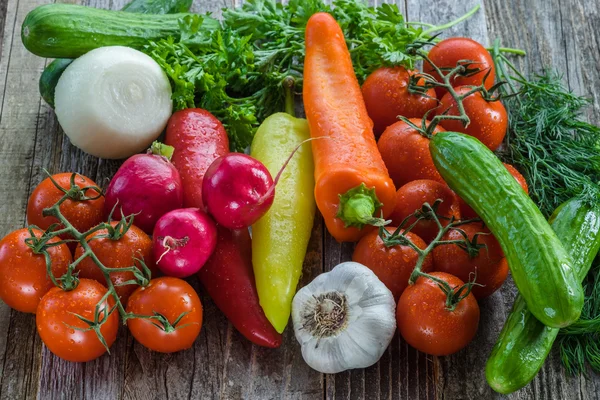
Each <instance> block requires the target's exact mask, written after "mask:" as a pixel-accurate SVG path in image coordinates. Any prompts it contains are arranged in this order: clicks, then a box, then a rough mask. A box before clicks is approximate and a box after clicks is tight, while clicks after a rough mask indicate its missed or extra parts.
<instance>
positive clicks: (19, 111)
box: [0, 0, 48, 399]
mask: <svg viewBox="0 0 600 400" xmlns="http://www.w3.org/2000/svg"><path fill="white" fill-rule="evenodd" d="M47 2H48V1H44V0H41V1H40V0H22V1H19V2H17V1H12V2H10V3H9V4H7V14H6V24H5V27H4V32H5V35H4V37H3V40H2V43H3V46H2V48H3V52H2V59H1V60H0V82H1V83H0V101H1V103H0V104H1V106H0V107H1V108H0V143H2V145H1V148H0V193H2V195H1V201H0V213H1V214H2V215H3V218H2V220H1V221H0V234H1V235H2V236H4V235H5V234H7V233H8V232H9V231H11V230H14V229H17V228H20V227H22V226H23V223H24V220H25V207H26V204H27V196H28V193H29V182H30V176H31V167H32V162H33V158H34V156H35V141H36V137H37V134H38V127H37V125H38V120H37V118H38V114H39V108H40V101H39V96H38V95H37V81H38V78H39V75H40V73H41V71H42V68H43V67H44V63H45V61H44V60H43V59H40V58H38V57H35V56H34V55H32V54H30V53H29V52H28V51H27V50H25V48H24V47H23V45H22V44H21V39H20V28H21V23H22V21H23V19H24V18H25V15H26V14H27V13H28V12H29V11H30V10H31V9H33V8H34V7H35V6H37V5H40V4H44V3H47ZM27 93H33V94H34V95H33V96H26V95H24V94H27ZM5 310H6V307H5V306H3V308H2V310H0V312H1V313H2V318H1V319H2V320H3V321H4V320H6V314H5V313H6V311H5ZM5 329H8V331H6V330H5ZM0 331H2V332H0V334H2V337H3V339H2V348H1V349H0V354H1V353H4V354H3V366H2V367H1V368H2V369H1V372H2V373H1V378H0V379H1V381H2V382H1V386H0V398H3V399H4V398H6V399H14V398H18V397H22V398H26V397H28V396H35V393H36V387H37V381H38V372H39V365H40V340H39V338H38V337H37V334H36V331H35V318H34V317H33V316H32V315H26V314H22V313H18V312H14V311H12V312H10V324H9V325H7V326H2V328H0ZM4 348H5V349H6V350H5V351H4Z"/></svg>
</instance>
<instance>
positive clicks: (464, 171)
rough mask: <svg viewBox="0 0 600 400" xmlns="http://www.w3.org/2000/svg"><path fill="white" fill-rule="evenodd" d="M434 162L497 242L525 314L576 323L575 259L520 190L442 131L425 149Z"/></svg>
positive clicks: (579, 294)
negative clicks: (521, 298) (526, 310)
mask: <svg viewBox="0 0 600 400" xmlns="http://www.w3.org/2000/svg"><path fill="white" fill-rule="evenodd" d="M429 148H430V151H431V156H432V158H433V163H434V164H435V166H436V167H437V169H438V171H439V172H440V174H441V175H442V178H444V180H445V181H446V183H448V185H449V186H450V188H451V189H452V190H454V191H455V192H456V194H458V195H459V196H460V197H461V198H462V199H463V200H464V201H465V202H466V203H467V204H469V205H470V206H471V207H472V208H473V209H474V210H475V212H476V213H477V214H478V215H479V216H480V217H481V219H483V221H484V222H485V224H486V225H487V226H488V227H489V228H490V230H491V231H492V233H493V234H494V236H496V238H497V239H498V242H500V245H501V246H502V249H503V250H504V254H505V255H506V258H507V261H508V265H509V267H510V270H511V272H512V276H513V279H514V281H515V284H516V285H517V288H518V289H519V292H520V293H521V295H522V296H523V298H524V299H525V302H526V303H527V306H528V307H529V310H530V311H531V312H532V314H533V315H535V317H536V318H537V319H538V320H540V321H541V322H542V323H544V325H547V326H551V327H553V328H561V327H564V326H567V325H569V324H572V323H573V322H575V321H576V320H577V319H578V318H579V315H580V314H581V310H582V308H583V289H582V287H581V281H580V280H579V278H578V276H577V274H576V272H575V271H576V270H575V269H574V267H573V259H572V258H571V256H570V255H569V254H568V253H567V251H566V250H565V248H564V246H563V245H562V243H561V242H560V240H559V239H558V237H557V236H556V234H555V233H554V231H553V230H552V228H551V227H550V225H549V224H548V221H546V219H545V218H544V216H543V215H542V213H541V212H540V210H539V209H538V208H537V207H536V205H535V204H534V203H533V201H532V200H531V199H530V198H529V196H528V195H527V194H526V193H525V192H524V191H523V189H522V188H521V186H520V185H519V184H518V183H517V181H516V180H515V179H514V178H513V177H512V175H511V174H510V173H509V172H508V170H507V169H506V168H505V167H504V166H503V165H502V162H501V161H500V160H499V159H498V157H496V155H495V154H494V153H492V152H491V151H490V150H489V149H488V148H487V147H486V146H484V145H483V144H482V143H481V142H480V141H479V140H477V139H475V138H474V137H472V136H468V135H465V134H462V133H456V132H441V133H438V134H437V135H435V136H433V138H432V139H431V142H430V144H429Z"/></svg>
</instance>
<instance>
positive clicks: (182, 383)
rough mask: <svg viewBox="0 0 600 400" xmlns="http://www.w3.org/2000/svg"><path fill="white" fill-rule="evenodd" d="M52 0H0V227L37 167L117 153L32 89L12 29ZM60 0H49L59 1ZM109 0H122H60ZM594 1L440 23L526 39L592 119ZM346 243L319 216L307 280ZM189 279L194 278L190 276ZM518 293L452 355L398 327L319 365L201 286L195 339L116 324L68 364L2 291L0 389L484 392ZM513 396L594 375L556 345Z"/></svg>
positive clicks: (575, 391)
mask: <svg viewBox="0 0 600 400" xmlns="http://www.w3.org/2000/svg"><path fill="white" fill-rule="evenodd" d="M51 1H52V0H8V2H7V0H0V52H1V54H2V56H1V59H0V152H1V157H0V215H1V218H0V234H1V235H2V236H3V235H5V234H7V233H8V232H9V231H11V230H14V229H17V228H20V227H22V226H23V225H24V223H25V209H26V204H27V198H28V196H29V194H30V192H31V191H32V190H33V188H34V187H35V186H36V185H37V183H38V182H40V181H41V180H42V178H43V177H44V173H43V171H42V169H43V168H46V169H47V170H49V171H50V172H52V173H55V172H62V171H76V172H79V173H82V174H85V175H87V176H89V177H91V178H92V179H95V180H96V182H98V184H100V185H102V186H106V184H107V182H108V180H109V179H110V177H111V176H112V174H114V172H115V171H116V170H117V168H118V166H119V163H118V162H114V161H105V160H99V159H97V158H95V157H92V156H89V155H86V154H84V153H82V152H81V151H79V150H78V149H76V148H75V147H73V146H71V145H70V143H69V141H68V139H67V138H66V137H65V136H64V135H63V133H62V132H61V129H60V127H59V125H58V123H57V121H56V118H55V116H54V112H53V111H52V109H51V108H50V107H48V105H47V104H46V103H45V102H44V101H43V100H41V98H40V95H39V93H38V78H39V76H40V74H41V72H42V70H43V68H44V66H45V65H46V64H47V62H48V61H47V60H45V59H42V58H38V57H36V56H34V55H32V54H30V53H28V52H27V51H26V50H25V48H24V47H23V45H22V44H21V39H20V27H21V23H22V21H23V19H24V18H25V15H26V14H27V13H28V12H29V11H30V10H32V9H33V8H34V7H36V6H38V5H40V4H45V3H48V2H51ZM59 1H61V0H57V2H59ZM66 1H67V2H74V3H83V4H86V5H90V6H93V7H98V8H112V9H119V8H120V7H121V6H122V5H123V4H124V3H125V0H66ZM478 1H479V0H461V1H455V0H397V2H398V4H399V6H400V10H401V11H403V12H404V13H405V15H407V16H408V20H410V21H423V22H429V23H441V22H446V21H450V20H451V19H454V18H455V17H457V16H459V15H462V14H463V13H464V12H466V11H467V10H469V9H470V8H471V7H473V6H474V5H475V4H477V3H478ZM236 3H237V2H235V1H233V0H230V1H225V0H221V1H219V0H208V1H206V0H205V1H201V0H197V1H196V4H195V5H194V11H198V12H199V11H202V12H204V11H211V12H214V13H215V15H218V14H219V10H220V9H221V8H222V7H233V6H236V5H237V4H236ZM599 30H600V1H599V0H485V2H484V4H483V7H482V9H481V10H480V11H479V12H478V13H477V14H476V15H475V16H474V17H473V18H471V19H470V20H468V21H467V22H465V23H463V24H461V25H459V26H456V27H455V28H453V29H452V30H451V31H447V32H445V33H444V37H447V36H450V35H462V36H468V37H471V38H473V39H475V40H478V41H480V42H482V43H487V44H489V43H491V42H492V41H493V40H494V39H495V38H498V37H499V38H501V39H502V43H503V45H506V46H511V47H518V48H521V49H525V50H526V51H527V52H528V56H527V58H524V59H522V60H520V61H519V63H520V64H521V65H522V66H524V67H525V68H526V69H527V70H529V71H539V70H541V69H542V68H543V67H552V68H555V69H557V70H558V71H560V72H561V73H562V74H563V76H564V80H565V81H566V82H567V83H568V85H569V88H570V89H572V90H573V91H574V92H576V93H578V94H583V95H586V96H589V97H590V98H591V99H592V100H593V107H590V108H589V110H588V117H589V119H590V120H591V121H593V122H595V123H600V95H599V94H598V93H600V70H599V69H600V68H599V66H600V34H599V33H598V31H599ZM352 248H353V245H352V244H342V245H340V244H338V243H337V242H336V241H335V240H333V239H332V237H331V236H329V234H327V232H326V230H325V229H324V225H323V223H322V219H321V218H320V217H318V218H317V219H316V222H315V227H314V230H313V235H312V239H311V242H310V246H309V251H308V255H307V258H306V262H305V265H304V276H303V279H302V282H301V284H302V285H304V284H306V283H307V282H309V281H310V280H312V279H313V278H314V277H315V276H316V275H318V274H319V273H321V272H322V271H327V270H329V269H331V268H332V267H333V266H335V265H336V264H338V263H339V262H341V261H346V260H349V259H350V257H351V254H352ZM191 283H192V284H193V285H195V287H198V282H197V281H196V280H195V279H192V280H191ZM514 295H515V289H514V285H513V284H512V282H508V283H507V284H506V285H505V286H504V288H503V289H502V290H501V291H500V292H499V293H496V294H494V295H493V296H492V297H491V298H489V299H487V300H485V301H484V302H482V304H481V323H480V328H479V332H478V334H477V337H476V339H475V340H474V341H473V343H471V344H470V345H469V346H468V348H467V349H465V350H463V351H461V352H459V353H458V354H456V355H453V356H450V357H431V356H427V355H424V354H421V353H419V352H417V351H415V350H414V349H412V348H411V347H410V346H408V345H407V344H406V343H404V341H402V339H400V338H399V337H396V338H395V339H394V341H393V342H392V344H391V346H390V348H389V349H388V351H387V352H386V353H385V354H384V356H383V357H382V359H381V361H380V362H379V363H378V364H376V365H375V366H373V367H371V368H367V369H364V370H356V371H351V372H345V373H340V374H337V375H322V374H320V373H317V372H315V371H313V370H311V369H310V368H309V367H308V366H307V365H306V364H305V363H304V361H303V360H302V356H301V354H300V349H299V347H298V345H297V343H296V340H295V338H294V335H293V332H292V329H291V328H290V327H288V329H287V330H286V332H285V335H284V336H285V338H284V345H283V346H282V347H281V348H279V349H277V350H268V349H262V348H259V347H256V346H251V345H250V344H249V342H248V341H246V340H244V339H243V338H242V337H241V335H240V334H239V333H237V331H235V330H234V329H233V328H232V326H231V325H230V324H228V322H227V320H226V319H225V317H224V316H223V315H222V314H221V313H220V312H219V310H218V309H217V308H216V307H215V306H214V305H213V304H212V303H211V301H210V300H209V299H208V298H207V296H205V295H203V294H202V302H203V304H204V306H205V323H204V326H203V328H202V333H201V335H200V337H199V338H198V340H197V341H196V343H195V345H194V347H193V348H192V349H190V350H188V351H184V352H180V353H178V354H173V355H160V354H155V353H152V352H150V351H148V350H146V349H145V348H143V347H142V346H141V345H139V344H137V343H136V342H135V341H134V340H133V338H132V337H131V335H129V334H128V332H127V330H126V329H123V328H122V329H121V332H120V334H119V339H118V340H117V342H116V343H115V344H114V345H113V346H112V348H111V355H110V356H108V355H105V356H103V357H101V358H100V359H98V360H96V361H93V362H90V363H87V364H76V363H69V362H65V361H62V360H60V359H58V358H56V357H55V356H53V355H52V354H51V353H50V352H49V351H48V350H47V349H46V348H45V347H44V346H43V345H42V342H41V341H40V339H39V337H38V336H37V334H36V330H35V319H34V317H33V316H32V315H26V314H22V313H19V312H15V311H11V310H10V309H9V308H8V307H7V306H6V305H5V304H3V303H1V302H0V399H11V400H12V399H18V398H35V397H39V398H43V399H46V398H69V399H70V398H73V399H81V398H88V399H97V400H104V399H117V398H119V399H120V398H127V399H150V398H157V399H163V398H177V399H179V398H190V399H192V398H193V399H196V398H203V399H204V398H222V399H238V398H245V399H251V398H252V399H282V398H286V399H287V398H294V399H322V398H327V399H359V398H369V399H434V398H435V399H441V398H445V399H467V398H473V399H481V398H486V399H492V398H501V397H503V396H500V395H498V394H496V393H494V392H493V391H492V390H491V389H490V388H489V387H488V386H487V384H486V381H485V377H484V366H485V361H486V358H487V356H488V355H489V352H490V350H491V348H492V346H493V344H494V342H495V340H496V338H497V336H498V333H499V331H500V329H501V327H502V324H503V322H504V319H505V317H506V314H507V312H508V310H509V309H510V306H511V304H512V299H513V297H514ZM509 397H510V398H514V399H532V398H536V399H598V398H600V377H599V376H598V375H594V374H590V376H589V377H577V378H571V377H566V376H565V375H564V372H563V369H562V367H561V365H560V362H559V358H558V355H557V354H556V352H553V353H552V355H551V357H550V358H549V359H548V361H547V362H546V364H545V366H544V368H543V370H542V371H541V372H540V373H539V375H538V376H537V378H536V379H535V381H534V382H533V383H532V384H530V385H529V386H528V387H527V388H525V389H523V390H521V391H519V392H518V393H515V394H514V395H512V396H509Z"/></svg>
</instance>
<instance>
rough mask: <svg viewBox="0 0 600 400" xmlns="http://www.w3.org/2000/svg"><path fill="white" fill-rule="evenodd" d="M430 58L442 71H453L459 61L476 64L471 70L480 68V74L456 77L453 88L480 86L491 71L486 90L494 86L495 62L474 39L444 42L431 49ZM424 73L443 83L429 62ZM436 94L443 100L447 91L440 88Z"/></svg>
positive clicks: (456, 38)
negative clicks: (445, 69)
mask: <svg viewBox="0 0 600 400" xmlns="http://www.w3.org/2000/svg"><path fill="white" fill-rule="evenodd" d="M428 57H429V59H430V60H431V62H432V63H433V64H435V65H436V66H437V67H438V68H440V69H442V68H449V69H452V68H454V67H456V66H457V64H458V62H459V61H465V60H469V61H474V62H475V63H474V64H471V65H470V66H469V69H474V68H478V69H479V72H477V73H475V74H473V75H470V76H465V77H463V76H455V77H454V79H453V80H452V82H451V83H452V86H453V87H454V86H463V85H471V86H479V85H481V83H482V82H483V78H484V77H485V74H486V73H487V72H488V71H489V70H491V72H490V74H489V75H488V77H487V78H486V80H485V88H486V89H489V88H491V87H492V86H493V85H494V79H496V70H495V68H494V60H493V59H492V56H491V55H490V53H489V52H488V51H487V50H486V49H485V47H483V46H482V45H481V44H479V43H477V42H476V41H474V40H472V39H468V38H462V37H455V38H449V39H445V40H442V41H441V42H439V43H438V44H436V45H435V46H433V47H432V48H431V51H430V52H429V54H428ZM423 72H425V73H427V74H430V75H432V76H433V77H434V78H435V79H436V80H437V81H438V82H441V81H442V78H441V77H440V75H439V74H438V73H437V72H435V70H434V69H433V67H432V66H431V64H429V63H428V62H424V63H423ZM435 92H436V94H437V98H438V99H441V98H442V97H443V96H444V95H445V94H446V89H444V88H439V87H438V88H436V89H435Z"/></svg>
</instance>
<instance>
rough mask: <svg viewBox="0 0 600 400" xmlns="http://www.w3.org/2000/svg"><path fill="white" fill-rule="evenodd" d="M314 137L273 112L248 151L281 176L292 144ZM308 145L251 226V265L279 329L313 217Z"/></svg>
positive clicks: (297, 121)
mask: <svg viewBox="0 0 600 400" xmlns="http://www.w3.org/2000/svg"><path fill="white" fill-rule="evenodd" d="M308 138H310V132H309V130H308V123H307V122H306V120H305V119H299V118H294V117H292V116H291V115H289V114H285V113H277V114H273V115H271V116H270V117H268V118H267V119H265V121H264V122H263V123H262V125H261V126H260V127H259V128H258V131H257V132H256V135H255V136H254V140H253V141H252V146H251V150H250V154H251V155H252V157H255V158H256V159H258V160H259V161H261V162H262V163H263V164H264V165H265V166H266V167H267V169H268V170H269V172H270V173H271V175H272V176H275V175H277V173H278V171H279V170H280V168H281V166H282V165H283V164H284V162H285V160H286V159H287V158H288V157H289V155H290V154H291V153H292V151H293V150H294V148H295V147H296V146H297V145H298V144H300V143H301V142H302V141H304V140H306V139H308ZM314 188H315V180H314V164H313V158H312V151H311V147H310V144H308V143H307V144H304V145H302V146H301V147H300V149H299V150H298V152H297V153H296V154H294V156H293V157H292V159H291V160H290V163H289V164H288V165H287V167H286V168H285V170H284V171H283V174H282V176H281V177H280V179H279V182H278V183H277V186H276V188H275V199H274V201H273V205H272V206H271V208H270V209H269V211H268V212H267V213H266V214H265V215H264V216H263V217H262V218H261V219H260V220H259V221H258V222H256V223H255V224H254V225H252V264H253V266H254V275H255V277H256V288H257V290H258V297H259V300H260V305H261V306H262V308H263V310H264V312H265V315H266V316H267V318H268V319H269V321H270V322H271V324H273V326H274V327H275V329H276V330H277V332H279V333H281V332H283V330H284V329H285V326H286V325H287V323H288V320H289V317H290V312H291V307H292V299H293V298H294V295H295V294H296V286H297V285H298V281H299V279H300V275H301V274H302V264H303V262H304V256H305V255H306V248H307V246H308V241H309V239H310V234H311V231H312V226H313V220H314V215H315V199H314Z"/></svg>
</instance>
